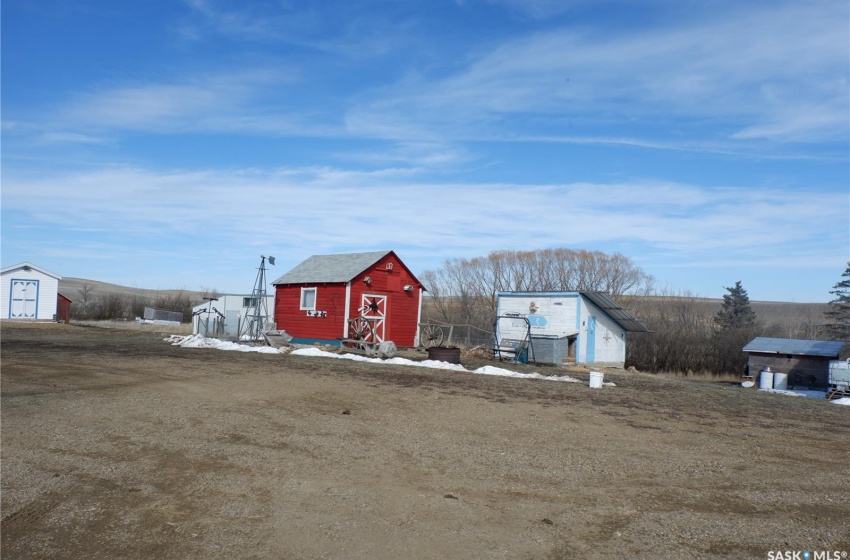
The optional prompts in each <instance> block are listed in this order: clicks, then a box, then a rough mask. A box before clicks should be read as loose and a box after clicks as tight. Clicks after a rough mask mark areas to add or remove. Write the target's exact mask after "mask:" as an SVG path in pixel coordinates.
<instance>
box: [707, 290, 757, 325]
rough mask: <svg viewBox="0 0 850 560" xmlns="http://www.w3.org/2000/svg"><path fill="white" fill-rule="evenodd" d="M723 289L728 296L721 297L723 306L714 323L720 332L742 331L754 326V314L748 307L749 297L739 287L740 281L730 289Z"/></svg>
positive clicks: (745, 291)
mask: <svg viewBox="0 0 850 560" xmlns="http://www.w3.org/2000/svg"><path fill="white" fill-rule="evenodd" d="M724 289H725V290H726V291H728V292H729V293H728V294H724V295H723V306H722V307H721V308H720V311H718V312H717V315H715V317H714V321H715V323H716V324H717V326H718V327H719V329H720V330H722V331H725V330H728V329H742V328H744V327H752V326H754V325H755V324H756V313H755V311H753V310H752V308H751V307H750V297H749V296H748V295H747V290H745V289H744V288H743V286H741V281H740V280H738V281H737V282H735V285H734V286H732V287H731V288H726V287H725V286H724Z"/></svg>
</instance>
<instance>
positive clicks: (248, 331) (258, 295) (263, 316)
mask: <svg viewBox="0 0 850 560" xmlns="http://www.w3.org/2000/svg"><path fill="white" fill-rule="evenodd" d="M268 259H269V264H270V265H274V257H268ZM250 303H251V305H250V307H249V308H248V311H247V313H246V314H245V320H244V322H243V323H242V326H241V328H240V329H239V340H250V341H257V340H263V332H265V331H266V325H267V324H268V323H269V307H268V305H267V304H266V257H265V255H260V268H258V269H257V279H256V280H255V281H254V290H253V291H252V292H251V302H250Z"/></svg>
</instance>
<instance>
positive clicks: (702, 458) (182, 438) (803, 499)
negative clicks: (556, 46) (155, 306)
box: [0, 322, 850, 559]
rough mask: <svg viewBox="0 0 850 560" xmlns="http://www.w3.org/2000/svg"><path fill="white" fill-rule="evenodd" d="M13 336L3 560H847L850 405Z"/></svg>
mask: <svg viewBox="0 0 850 560" xmlns="http://www.w3.org/2000/svg"><path fill="white" fill-rule="evenodd" d="M0 338H2V526H1V527H0V529H2V556H3V558H4V559H12V558H28V559H33V558H180V559H183V558H393V559H394V558H547V559H554V558H577V557H583V558H625V557H632V558H729V557H734V558H767V557H768V552H769V551H785V550H791V551H802V550H811V551H827V550H828V551H845V552H850V407H846V406H838V405H834V404H830V403H828V402H826V401H820V400H815V399H804V398H792V397H786V396H781V395H768V394H763V393H759V392H758V391H755V390H745V389H741V388H740V387H737V386H734V385H730V384H721V383H710V382H696V381H685V380H665V379H659V378H653V377H649V376H644V375H639V374H637V375H628V374H624V373H622V372H620V373H619V374H617V373H612V372H608V373H606V381H615V382H616V383H617V385H618V386H617V387H606V388H603V389H590V388H588V387H587V386H586V384H577V383H559V382H553V381H535V380H518V379H510V378H500V377H489V376H480V375H472V374H464V373H456V372H449V371H443V370H430V369H426V368H405V367H400V366H382V365H374V364H362V363H357V362H350V361H347V360H331V359H322V358H310V357H301V356H288V355H267V354H253V353H239V352H221V351H217V350H204V349H185V348H178V347H173V346H170V345H168V344H166V343H165V342H163V341H162V338H163V337H162V336H161V335H159V334H157V333H156V332H151V331H144V330H140V329H139V330H134V329H125V330H118V329H99V328H83V327H72V326H66V325H54V324H50V325H33V324H29V325H27V324H15V323H8V322H4V323H3V324H2V326H1V327H0ZM484 363H486V362H485V361H482V360H478V361H475V363H469V364H465V365H467V366H469V367H478V366H480V365H483V364H484ZM509 367H510V366H509ZM515 369H517V371H540V372H541V373H567V372H566V371H564V370H561V369H555V368H551V367H550V368H545V367H544V368H541V367H537V368H534V367H529V366H522V367H519V366H517V367H516V368H515ZM413 370H415V371H413ZM571 374H572V375H575V376H576V377H580V378H582V379H585V380H586V379H587V375H586V374H584V376H583V377H582V374H580V373H571Z"/></svg>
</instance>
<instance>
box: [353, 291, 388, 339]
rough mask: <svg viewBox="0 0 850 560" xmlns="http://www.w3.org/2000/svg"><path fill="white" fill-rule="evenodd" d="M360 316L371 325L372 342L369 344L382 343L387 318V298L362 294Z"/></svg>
mask: <svg viewBox="0 0 850 560" xmlns="http://www.w3.org/2000/svg"><path fill="white" fill-rule="evenodd" d="M360 316H361V317H363V318H364V319H366V320H367V321H369V323H370V324H371V325H372V335H373V336H374V340H370V341H369V342H383V341H384V333H385V326H384V323H385V321H386V318H387V296H378V295H372V294H363V300H362V302H361V305H360Z"/></svg>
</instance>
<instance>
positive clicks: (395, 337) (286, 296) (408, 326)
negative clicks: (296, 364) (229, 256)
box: [274, 253, 422, 346]
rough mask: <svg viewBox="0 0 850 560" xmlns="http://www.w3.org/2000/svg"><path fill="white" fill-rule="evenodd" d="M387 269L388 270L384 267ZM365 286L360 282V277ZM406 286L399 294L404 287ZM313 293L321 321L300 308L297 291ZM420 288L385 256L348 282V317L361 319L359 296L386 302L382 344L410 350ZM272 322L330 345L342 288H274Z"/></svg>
mask: <svg viewBox="0 0 850 560" xmlns="http://www.w3.org/2000/svg"><path fill="white" fill-rule="evenodd" d="M387 264H391V265H392V266H391V268H389V269H388V268H387ZM367 276H368V277H369V278H370V280H371V281H370V283H369V284H367V283H366V282H365V279H366V277H367ZM408 285H409V286H411V287H412V289H411V290H410V291H405V290H404V286H408ZM313 287H315V288H316V310H317V311H326V312H327V317H309V316H308V315H307V312H306V311H302V310H301V309H300V303H301V288H313ZM421 287H422V285H421V284H420V283H419V281H418V280H416V278H415V277H414V276H413V274H412V273H411V272H410V271H409V270H408V269H407V267H406V266H405V265H404V263H402V262H401V260H399V258H398V257H397V256H396V255H395V253H389V254H388V255H387V256H385V257H384V258H383V259H381V260H380V261H378V262H377V263H376V264H375V265H373V266H371V267H369V268H368V269H366V270H364V271H363V272H361V273H360V274H358V275H357V276H356V277H355V278H354V279H353V280H352V281H351V301H350V305H349V309H348V318H349V319H353V318H354V317H359V316H360V315H361V312H360V306H361V305H362V301H363V294H371V295H379V296H386V297H387V310H386V317H385V326H384V340H392V341H393V342H395V343H396V344H397V345H399V346H415V345H416V330H417V327H418V325H417V319H418V316H419V298H420V288H421ZM275 293H276V297H275V310H274V317H275V322H276V323H277V327H278V328H279V329H283V330H285V331H286V332H287V333H289V334H290V335H292V336H293V337H294V338H296V339H308V340H327V341H335V340H337V339H339V338H342V337H343V332H344V330H345V284H344V283H339V284H309V283H306V284H289V285H283V286H276V292H275Z"/></svg>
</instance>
